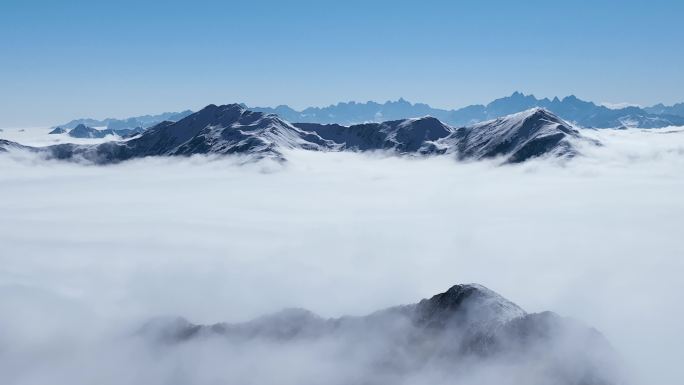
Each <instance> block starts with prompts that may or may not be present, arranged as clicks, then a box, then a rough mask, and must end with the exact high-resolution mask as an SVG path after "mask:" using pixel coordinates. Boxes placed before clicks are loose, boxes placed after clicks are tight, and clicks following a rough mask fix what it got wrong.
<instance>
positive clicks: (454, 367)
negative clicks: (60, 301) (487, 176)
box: [139, 284, 620, 385]
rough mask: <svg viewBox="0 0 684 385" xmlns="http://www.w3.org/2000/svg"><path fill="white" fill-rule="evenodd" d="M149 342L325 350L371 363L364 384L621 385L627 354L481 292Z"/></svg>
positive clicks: (474, 288) (204, 329)
mask: <svg viewBox="0 0 684 385" xmlns="http://www.w3.org/2000/svg"><path fill="white" fill-rule="evenodd" d="M139 334H140V335H141V336H142V337H143V338H145V339H147V340H148V341H150V343H160V344H162V346H163V345H165V344H166V345H167V346H168V345H169V344H170V345H172V346H173V345H176V344H185V343H190V342H192V341H207V340H210V341H212V342H214V343H223V344H228V345H231V346H241V348H240V349H246V348H245V346H250V345H256V346H261V345H263V344H274V346H273V349H274V350H277V349H280V348H281V347H286V346H289V345H292V346H297V347H298V348H299V349H307V348H311V349H314V347H320V346H323V348H319V349H321V350H322V354H324V355H325V354H333V353H332V352H331V351H330V350H332V351H333V352H337V350H339V351H340V352H344V353H343V354H347V355H348V358H347V360H349V361H352V360H354V359H356V358H358V357H362V361H363V365H362V367H366V368H369V369H368V371H367V372H366V373H364V374H363V377H364V378H361V379H360V380H361V381H358V382H354V383H367V384H393V383H397V382H401V381H397V380H398V379H401V378H407V377H412V376H418V377H420V375H417V374H416V373H421V372H422V371H429V372H433V373H439V375H442V376H446V377H445V378H444V379H445V380H447V381H445V383H452V382H453V381H455V382H457V383H461V382H459V380H460V381H462V380H464V379H467V378H470V380H471V381H473V382H475V383H481V382H477V381H476V379H477V378H478V376H480V375H485V376H488V377H489V381H488V382H483V383H497V384H507V383H525V384H539V385H541V384H558V385H564V384H568V385H570V384H573V385H574V384H582V385H608V384H617V383H620V379H619V376H620V374H619V364H618V359H617V356H616V354H615V352H614V351H613V349H612V348H611V346H610V345H609V343H608V342H607V341H606V339H605V338H604V337H603V336H602V335H601V334H600V333H599V332H598V331H596V330H594V329H591V328H588V327H586V326H584V325H582V324H580V323H579V322H577V321H574V320H571V319H567V318H562V317H560V316H558V315H557V314H555V313H552V312H543V313H534V314H530V313H527V312H526V311H524V310H523V309H522V308H520V307H519V306H518V305H516V304H514V303H513V302H511V301H509V300H507V299H505V298H504V297H502V296H501V295H499V294H497V293H495V292H493V291H492V290H489V289H487V288H485V287H483V286H481V285H477V284H465V285H455V286H453V287H451V288H450V289H449V290H447V291H446V292H444V293H440V294H437V295H435V296H433V297H431V298H429V299H424V300H422V301H420V302H418V303H415V304H411V305H403V306H396V307H392V308H388V309H385V310H380V311H377V312H375V313H372V314H370V315H367V316H361V317H341V318H329V319H328V318H322V317H319V316H317V315H316V314H314V313H312V312H310V311H307V310H303V309H287V310H283V311H281V312H279V313H275V314H271V315H267V316H264V317H261V318H257V319H254V320H252V321H248V322H243V323H218V324H213V325H196V324H192V323H190V322H188V321H186V320H184V319H158V320H154V321H151V322H149V323H148V324H146V325H145V326H144V327H143V328H142V329H141V331H140V333H139ZM338 354H339V353H338ZM478 371H482V372H485V373H477V372H478ZM358 374H359V373H356V375H358ZM339 382H340V383H344V382H345V380H344V379H342V378H341V379H340V381H339ZM467 382H468V381H466V383H467ZM440 383H442V382H440Z"/></svg>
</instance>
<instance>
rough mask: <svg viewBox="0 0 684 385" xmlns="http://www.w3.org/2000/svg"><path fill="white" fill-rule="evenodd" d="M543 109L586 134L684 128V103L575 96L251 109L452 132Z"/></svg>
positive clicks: (297, 118)
mask: <svg viewBox="0 0 684 385" xmlns="http://www.w3.org/2000/svg"><path fill="white" fill-rule="evenodd" d="M535 107H542V108H545V109H547V110H549V111H551V112H553V113H554V114H556V115H558V116H560V117H561V118H562V119H565V120H567V121H570V122H573V123H574V124H577V125H579V126H581V127H587V128H618V127H641V128H657V127H665V126H673V125H674V126H677V125H684V103H683V104H681V105H675V106H672V107H665V106H662V105H661V107H660V108H656V107H657V106H654V107H651V108H647V109H642V108H639V107H625V108H619V109H610V108H608V107H605V106H601V105H597V104H594V103H592V102H586V101H583V100H580V99H578V98H577V97H575V96H574V95H571V96H568V97H565V98H563V99H559V98H557V97H556V98H553V99H548V98H544V99H537V98H536V97H535V96H534V95H525V94H522V93H520V92H514V93H513V94H512V95H511V96H508V97H504V98H500V99H496V100H494V101H492V102H491V103H489V104H487V105H481V104H478V105H471V106H467V107H463V108H459V109H455V110H444V109H436V108H432V107H430V106H428V105H427V104H422V103H416V104H413V103H410V102H407V101H406V100H404V99H399V100H398V101H388V102H385V103H384V104H380V103H376V102H366V103H356V102H349V103H338V104H336V105H331V106H328V107H322V108H318V107H309V108H306V109H304V110H302V111H296V110H294V109H292V108H290V107H288V106H285V105H281V106H278V107H275V108H269V107H250V109H251V110H254V111H262V112H267V113H274V114H278V115H279V116H281V117H283V118H284V119H286V120H288V121H291V122H297V123H298V122H307V123H324V124H341V125H352V124H359V123H367V122H381V121H387V120H398V119H407V118H415V117H421V116H426V115H430V116H433V117H435V118H437V119H439V120H441V121H443V122H445V123H447V124H449V125H452V126H464V125H470V124H474V123H479V122H482V121H486V120H490V119H495V118H498V117H501V116H505V115H510V114H514V113H517V112H521V111H525V110H528V109H530V108H535Z"/></svg>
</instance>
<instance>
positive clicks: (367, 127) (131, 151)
mask: <svg viewBox="0 0 684 385" xmlns="http://www.w3.org/2000/svg"><path fill="white" fill-rule="evenodd" d="M582 140H585V139H584V138H583V137H582V135H581V134H580V133H579V132H578V131H577V130H575V129H573V128H572V127H571V125H570V124H568V123H566V122H564V121H563V120H562V119H560V118H558V117H557V116H555V115H553V114H552V113H550V112H548V111H546V110H544V109H538V108H537V109H532V110H528V111H525V112H522V113H518V114H514V115H510V116H506V117H503V118H499V119H496V120H493V121H489V122H485V123H481V124H477V125H474V126H468V127H461V128H454V127H451V126H448V125H446V124H444V123H442V122H441V121H439V120H438V119H435V118H432V117H423V118H416V119H404V120H396V121H389V122H383V123H367V124H360V125H353V126H340V125H321V124H315V123H300V124H294V125H293V124H291V123H289V122H287V121H285V120H282V119H281V118H280V117H278V116H277V115H273V114H265V113H261V112H254V111H250V110H247V109H245V108H244V107H243V106H241V105H238V104H228V105H224V106H216V105H209V106H207V107H205V108H204V109H202V110H201V111H198V112H196V113H194V114H192V115H189V116H187V117H186V118H184V119H181V120H180V121H178V122H163V123H160V124H158V125H156V126H154V127H152V128H150V129H147V130H146V131H144V132H143V133H142V134H141V135H139V136H136V137H133V138H131V139H128V140H122V141H113V142H107V143H103V144H98V145H75V144H60V145H55V146H50V147H45V148H40V149H36V151H39V152H42V153H45V154H46V155H47V156H48V157H52V158H58V159H72V158H83V159H86V160H89V161H92V162H95V163H109V162H118V161H123V160H126V159H131V158H139V157H145V156H178V155H193V154H219V155H220V154H244V155H249V156H252V157H257V158H262V157H273V158H278V159H284V155H283V150H287V149H304V150H315V151H345V150H347V151H370V150H385V151H391V152H395V153H397V154H401V155H429V154H453V155H455V156H457V157H458V158H459V159H484V158H501V159H502V160H503V161H504V162H513V163H515V162H522V161H525V160H527V159H530V158H533V157H538V156H544V155H553V156H573V155H575V154H577V150H576V149H575V144H576V143H577V142H578V141H582Z"/></svg>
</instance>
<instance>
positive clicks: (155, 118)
mask: <svg viewBox="0 0 684 385" xmlns="http://www.w3.org/2000/svg"><path fill="white" fill-rule="evenodd" d="M190 114H192V111H190V110H186V111H182V112H164V113H162V114H158V115H142V116H135V117H132V118H126V119H114V118H107V119H103V120H97V119H90V118H85V119H75V120H72V121H70V122H68V123H65V124H60V125H58V126H57V127H62V128H64V129H74V128H76V127H77V126H79V125H84V126H87V127H106V128H107V129H110V130H123V129H131V130H132V129H136V128H139V127H142V128H148V127H152V126H154V125H156V124H159V123H161V122H163V121H174V122H175V121H177V120H180V119H183V118H184V117H186V116H188V115H190Z"/></svg>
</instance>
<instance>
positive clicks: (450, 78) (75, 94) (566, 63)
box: [0, 0, 684, 127]
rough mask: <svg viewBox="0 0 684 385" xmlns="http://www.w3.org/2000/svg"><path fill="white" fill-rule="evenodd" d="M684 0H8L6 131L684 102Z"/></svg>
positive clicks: (3, 14)
mask: <svg viewBox="0 0 684 385" xmlns="http://www.w3.org/2000/svg"><path fill="white" fill-rule="evenodd" d="M682 15H684V1H681V0H669V1H666V0H650V1H640V2H637V1H629V0H623V1H617V0H616V1H605V0H603V1H548V0H547V1H504V0H501V1H494V0H479V1H397V0H395V1H368V0H367V1H354V0H351V1H288V2H285V1H242V2H231V1H221V2H219V1H173V0H171V1H163V2H161V1H160V2H143V1H127V0H124V1H69V0H63V1H32V0H2V1H1V2H0V52H1V53H2V54H1V55H0V127H11V126H36V125H52V124H57V123H60V122H62V121H65V120H70V119H71V118H76V117H85V116H88V117H95V118H104V117H110V116H111V117H125V116H131V115H138V114H144V113H158V112H163V111H173V110H181V109H186V108H192V109H196V108H200V107H202V106H204V105H206V104H209V103H215V104H221V103H230V102H245V103H247V104H250V105H277V104H288V105H290V106H293V107H305V106H310V105H317V106H320V105H327V104H331V103H336V102H339V101H348V100H356V101H366V100H377V101H384V100H387V99H397V98H399V97H404V98H406V99H408V100H410V101H414V102H417V101H420V102H426V103H429V104H431V105H433V106H436V107H461V106H464V105H468V104H473V103H486V102H488V101H490V100H491V99H494V98H496V97H501V96H504V95H508V94H510V93H512V92H513V91H515V90H519V91H522V92H525V93H534V94H535V95H537V96H540V97H543V96H549V97H552V96H555V95H558V96H565V95H568V94H575V95H577V96H578V97H580V98H583V99H588V100H593V101H596V102H614V103H618V102H630V103H638V104H654V103H656V102H665V103H670V104H671V103H675V102H681V101H684V70H682V68H684V49H683V47H684V28H683V27H682V21H681V18H682Z"/></svg>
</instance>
